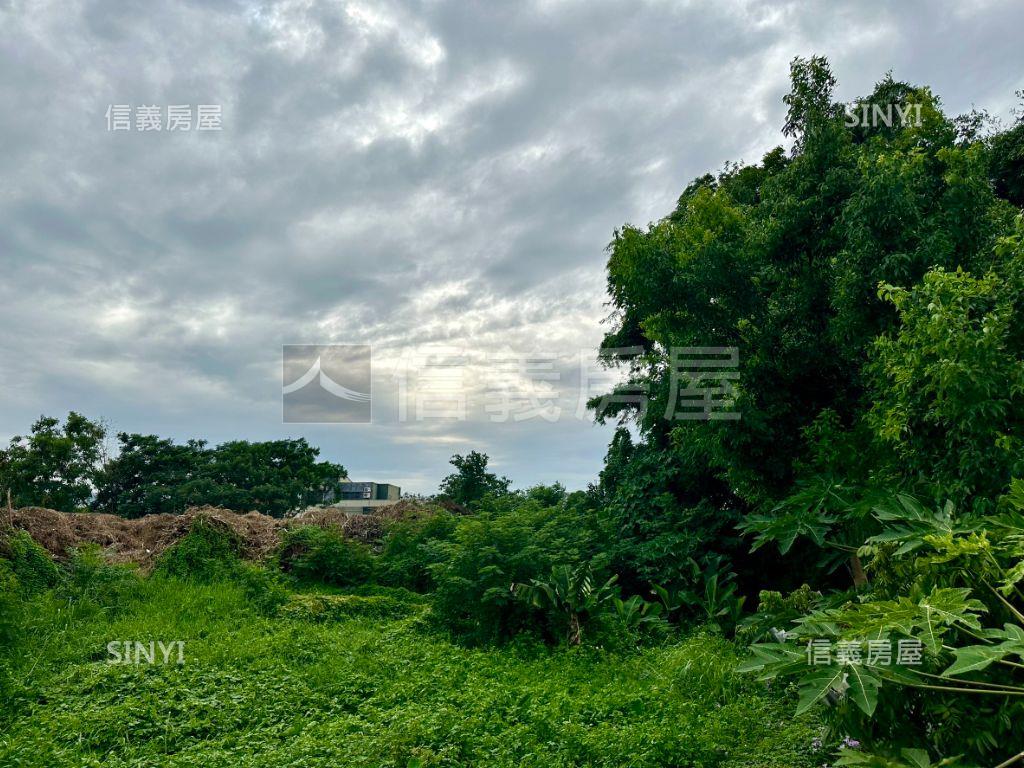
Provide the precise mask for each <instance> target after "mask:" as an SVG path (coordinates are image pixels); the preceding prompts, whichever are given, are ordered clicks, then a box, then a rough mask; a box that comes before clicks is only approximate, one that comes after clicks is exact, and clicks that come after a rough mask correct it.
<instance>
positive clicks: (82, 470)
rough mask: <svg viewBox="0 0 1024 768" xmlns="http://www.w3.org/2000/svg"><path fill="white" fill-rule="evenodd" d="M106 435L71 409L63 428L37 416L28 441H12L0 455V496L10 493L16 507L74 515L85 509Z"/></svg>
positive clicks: (20, 439)
mask: <svg viewBox="0 0 1024 768" xmlns="http://www.w3.org/2000/svg"><path fill="white" fill-rule="evenodd" d="M105 436H106V431H105V429H104V427H103V425H102V424H100V423H98V422H95V421H90V420H89V419H87V418H85V417H84V416H82V415H81V414H79V413H75V412H74V411H72V412H71V413H69V414H68V416H67V418H66V419H65V420H64V423H63V424H61V422H60V419H55V418H52V417H48V416H41V417H39V419H38V420H37V421H36V422H35V423H34V424H33V425H32V430H31V432H30V434H29V435H28V436H27V437H24V436H20V435H19V436H16V437H14V438H12V439H11V442H10V445H9V446H8V447H7V449H6V450H3V451H0V492H3V493H9V494H10V499H11V503H12V504H13V505H14V506H19V507H21V506H41V507H50V508H52V509H59V510H62V511H65V512H72V511H74V510H76V509H78V508H79V507H82V506H84V505H85V504H86V503H87V502H88V501H89V498H90V496H92V493H93V485H92V483H93V481H94V480H95V478H96V474H97V472H98V471H99V468H100V462H101V459H102V457H103V440H104V438H105ZM4 501H5V502H6V498H4Z"/></svg>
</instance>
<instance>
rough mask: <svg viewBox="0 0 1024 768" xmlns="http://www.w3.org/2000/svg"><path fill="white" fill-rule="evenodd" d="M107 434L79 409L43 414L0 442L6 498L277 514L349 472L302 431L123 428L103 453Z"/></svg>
mask: <svg viewBox="0 0 1024 768" xmlns="http://www.w3.org/2000/svg"><path fill="white" fill-rule="evenodd" d="M105 440H106V429H105V428H104V426H103V425H102V424H100V423H99V422H96V421H91V420H90V419H88V418H86V417H85V416H82V415H81V414H78V413H74V412H72V413H70V414H68V416H67V418H66V419H65V420H64V423H63V424H62V423H61V422H60V420H59V419H55V418H51V417H46V416H44V417H41V418H40V419H39V420H38V421H36V423H35V424H33V425H32V430H31V432H30V434H29V435H27V436H17V437H14V438H13V439H12V440H11V442H10V445H9V446H8V447H7V449H6V450H2V451H0V489H2V491H3V492H4V493H5V498H4V502H5V503H6V500H7V499H6V494H8V493H9V494H10V500H11V503H12V504H13V505H14V506H16V507H19V506H41V507H49V508H52V509H58V510H62V511H66V512H70V511H75V510H81V509H84V508H88V509H91V510H92V511H96V512H109V513H112V514H116V515H121V516H123V517H139V516H141V515H145V514H153V513H160V512H172V513H178V512H182V511H184V509H185V508H186V507H189V506H194V505H201V504H211V505H215V506H219V507H224V508H226V509H232V510H237V511H251V510H256V511H259V512H263V513H265V514H268V515H274V516H281V515H284V514H285V513H287V512H290V511H293V510H296V509H301V508H303V507H305V506H308V505H309V504H314V503H316V502H318V501H319V500H320V499H322V498H323V493H324V491H325V490H329V489H331V488H332V487H334V486H336V485H337V483H338V482H339V481H340V479H341V478H342V477H343V476H344V475H345V468H344V467H342V466H341V465H340V464H334V463H332V462H329V461H319V460H318V456H319V453H320V450H319V449H318V448H315V447H313V446H311V445H309V443H307V442H306V440H305V439H303V438H299V439H297V440H268V441H264V442H248V441H246V440H232V441H230V442H226V443H221V444H220V445H217V446H215V447H211V446H208V445H207V444H206V442H205V441H203V440H189V441H187V442H185V443H180V444H179V443H175V442H174V441H173V440H168V439H165V438H161V437H157V436H156V435H140V434H129V433H125V432H121V433H119V434H118V435H117V440H118V445H119V448H118V451H117V455H116V456H114V457H113V458H108V457H106V456H105V451H104V446H105Z"/></svg>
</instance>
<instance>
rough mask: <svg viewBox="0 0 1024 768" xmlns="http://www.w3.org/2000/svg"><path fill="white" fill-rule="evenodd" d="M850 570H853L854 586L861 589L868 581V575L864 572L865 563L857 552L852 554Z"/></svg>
mask: <svg viewBox="0 0 1024 768" xmlns="http://www.w3.org/2000/svg"><path fill="white" fill-rule="evenodd" d="M850 570H851V571H853V586H855V587H857V588H858V589H860V588H861V587H863V586H864V585H865V584H867V583H868V575H867V574H866V573H864V565H863V564H862V563H861V561H860V555H858V554H857V553H856V552H854V553H853V554H852V555H850Z"/></svg>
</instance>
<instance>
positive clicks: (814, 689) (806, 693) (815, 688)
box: [796, 665, 846, 715]
mask: <svg viewBox="0 0 1024 768" xmlns="http://www.w3.org/2000/svg"><path fill="white" fill-rule="evenodd" d="M845 677H846V670H845V667H840V666H835V665H834V666H828V667H819V668H818V669H816V670H815V671H814V672H811V673H810V674H809V675H806V676H805V677H804V678H803V679H802V680H801V681H800V701H799V702H798V703H797V707H796V713H797V714H798V715H802V714H803V713H804V712H806V711H807V710H808V709H810V708H811V707H813V706H814V705H815V704H817V703H818V702H819V701H821V700H822V699H823V698H825V696H826V695H827V694H828V692H829V691H832V690H835V691H837V692H839V691H841V689H842V685H843V682H844V679H845Z"/></svg>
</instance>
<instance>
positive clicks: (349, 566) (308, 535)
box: [278, 525, 373, 587]
mask: <svg viewBox="0 0 1024 768" xmlns="http://www.w3.org/2000/svg"><path fill="white" fill-rule="evenodd" d="M278 562H279V564H280V567H281V570H282V571H284V572H285V573H290V574H291V575H292V576H294V577H295V578H296V579H298V580H299V581H315V582H321V583H323V584H333V585H335V586H339V587H345V586H352V585H355V584H365V583H366V582H368V581H369V580H370V577H371V576H372V575H373V555H371V554H370V550H369V548H368V547H367V546H366V545H365V544H360V543H359V542H357V541H352V540H350V539H346V538H345V536H344V535H343V534H342V533H341V532H340V531H338V530H336V529H333V528H319V527H317V526H313V525H306V526H302V527H299V528H292V529H290V530H288V531H286V532H285V535H284V539H283V540H282V542H281V549H280V551H279V553H278Z"/></svg>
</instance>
